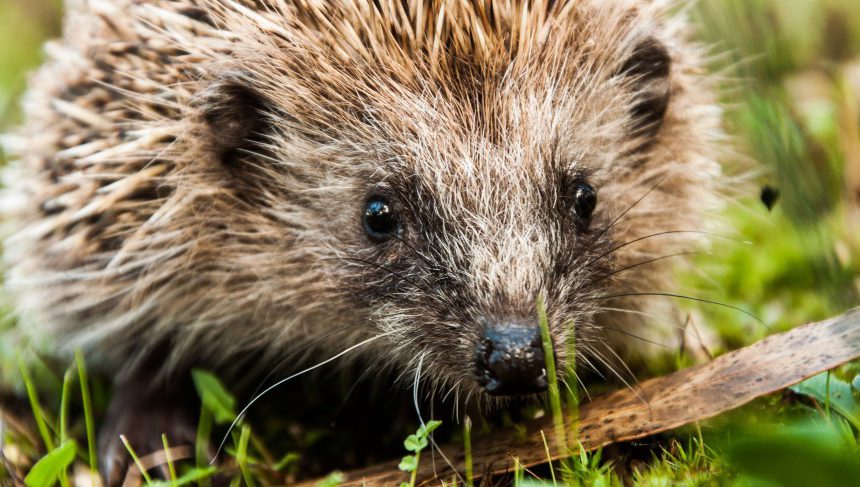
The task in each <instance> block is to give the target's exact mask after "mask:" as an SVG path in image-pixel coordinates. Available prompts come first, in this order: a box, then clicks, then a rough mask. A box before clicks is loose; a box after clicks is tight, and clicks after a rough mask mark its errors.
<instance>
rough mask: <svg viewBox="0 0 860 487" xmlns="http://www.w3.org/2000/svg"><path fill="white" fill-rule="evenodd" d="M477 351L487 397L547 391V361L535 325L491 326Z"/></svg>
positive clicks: (479, 381)
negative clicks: (489, 395) (488, 395)
mask: <svg viewBox="0 0 860 487" xmlns="http://www.w3.org/2000/svg"><path fill="white" fill-rule="evenodd" d="M475 352H476V353H475V366H476V373H477V376H478V383H479V384H481V385H482V386H484V390H486V391H487V393H488V394H491V395H494V396H516V395H523V394H531V393H535V392H542V391H545V390H546V387H547V380H546V362H545V361H544V353H543V346H542V344H541V337H540V328H538V327H537V326H536V325H532V326H529V325H523V324H519V323H505V324H500V325H496V326H491V327H488V328H487V330H486V331H485V332H484V338H483V340H482V341H481V343H480V344H479V345H478V347H477V349H476V351H475Z"/></svg>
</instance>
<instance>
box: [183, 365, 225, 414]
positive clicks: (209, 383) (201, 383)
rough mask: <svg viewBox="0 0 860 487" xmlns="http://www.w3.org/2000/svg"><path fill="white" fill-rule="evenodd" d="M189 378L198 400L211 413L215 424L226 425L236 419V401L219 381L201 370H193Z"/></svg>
mask: <svg viewBox="0 0 860 487" xmlns="http://www.w3.org/2000/svg"><path fill="white" fill-rule="evenodd" d="M191 376H192V378H193V379H194V387H195V388H196V389H197V394H198V395H199V396H200V400H201V401H203V405H204V406H205V407H206V408H208V409H209V410H210V411H212V416H213V417H214V418H215V422H216V423H218V424H226V423H229V422H231V421H233V420H234V419H235V418H236V411H235V409H236V399H235V398H234V397H233V395H232V394H230V393H229V392H228V391H227V389H226V388H225V387H224V386H223V385H222V384H221V381H220V380H218V378H217V377H215V376H214V375H212V374H211V373H209V372H207V371H205V370H202V369H194V370H193V371H192V372H191Z"/></svg>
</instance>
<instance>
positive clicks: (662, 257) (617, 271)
mask: <svg viewBox="0 0 860 487" xmlns="http://www.w3.org/2000/svg"><path fill="white" fill-rule="evenodd" d="M701 253H705V251H701V250H690V251H686V252H676V253H674V254H666V255H661V256H660V257H654V258H653V259H648V260H643V261H641V262H637V263H635V264H630V265H628V266H626V267H622V268H621V269H617V270H614V271H612V272H609V273H607V274H604V275H602V276H599V277H598V278H597V279H595V280H593V281H591V282H589V283H588V284H587V285H586V286H584V287H583V289H588V287H590V286H594V285H597V284H599V283H600V282H601V281H603V280H605V279H609V278H610V277H612V276H614V275H616V274H621V273H622V272H625V271H629V270H630V269H635V268H636V267H639V266H643V265H648V264H651V263H653V262H658V261H661V260H665V259H671V258H672V257H682V256H685V255H695V254H701Z"/></svg>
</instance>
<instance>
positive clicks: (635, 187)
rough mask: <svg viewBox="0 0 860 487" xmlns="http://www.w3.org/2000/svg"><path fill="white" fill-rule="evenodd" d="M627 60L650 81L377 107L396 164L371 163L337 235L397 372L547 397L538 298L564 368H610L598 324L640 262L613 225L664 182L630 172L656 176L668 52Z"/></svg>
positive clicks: (501, 91)
mask: <svg viewBox="0 0 860 487" xmlns="http://www.w3.org/2000/svg"><path fill="white" fill-rule="evenodd" d="M655 50H656V51H655ZM634 56H640V57H643V58H646V59H648V62H651V64H650V65H649V67H650V69H652V70H654V71H653V72H652V71H642V69H640V68H641V63H640V62H639V61H635V60H634V61H630V60H628V61H627V62H626V63H624V62H619V64H620V65H621V66H622V69H620V70H619V71H618V72H619V73H620V74H618V75H617V78H618V79H615V80H613V81H607V82H606V84H605V85H604V86H602V87H598V86H596V87H593V88H591V89H590V90H589V91H585V90H582V89H581V88H576V89H574V88H572V87H570V86H567V87H564V88H560V87H558V86H555V87H554V88H553V90H554V91H552V90H547V89H543V88H541V87H538V88H532V87H529V86H526V87H522V86H513V85H510V84H507V82H506V81H504V80H502V79H501V78H496V79H485V80H483V83H484V84H483V85H481V84H480V83H479V85H478V86H475V85H474V84H464V86H460V87H458V88H459V90H458V89H452V90H451V91H452V93H453V95H449V96H450V97H448V98H446V96H445V95H436V94H434V95H431V96H427V95H426V94H425V95H424V96H426V98H423V99H422V96H421V95H420V94H416V95H415V97H414V99H413V98H410V99H408V100H401V101H397V100H391V101H390V102H389V103H388V106H385V107H382V106H380V107H376V108H375V110H376V112H375V114H376V116H377V117H378V118H382V119H384V120H385V121H387V122H388V123H389V124H391V128H390V130H391V131H390V132H389V131H386V130H385V129H386V126H385V124H379V125H380V126H381V127H382V130H380V133H379V134H378V137H379V139H378V141H377V142H376V146H377V147H381V148H384V149H379V151H380V152H382V151H385V150H387V151H390V153H384V152H383V154H382V155H379V153H377V154H372V155H369V156H368V157H369V158H371V159H372V160H373V161H374V163H372V164H369V166H370V167H367V165H365V164H362V165H360V169H358V170H357V171H356V173H357V175H355V176H353V179H352V188H351V189H350V197H349V198H348V199H347V200H345V201H346V202H348V204H349V207H341V208H339V209H338V211H339V212H340V213H344V214H349V215H351V220H352V221H351V222H350V223H347V224H346V225H347V226H346V228H347V229H348V230H339V231H342V232H344V233H343V234H342V235H343V237H341V238H342V242H344V243H345V245H344V246H343V248H342V249H341V251H342V256H343V257H344V259H345V260H344V261H343V266H342V269H343V271H344V272H343V273H342V274H341V275H343V276H348V277H346V278H345V279H344V281H345V285H346V286H347V287H348V288H349V289H350V290H351V295H352V296H353V298H354V299H355V300H357V302H358V303H360V306H361V307H362V308H363V309H366V310H367V312H368V315H369V316H370V317H371V318H370V321H371V322H372V323H374V324H376V325H377V326H378V327H379V329H380V331H382V332H385V333H390V334H391V335H390V337H389V338H387V340H388V343H389V345H388V350H387V351H386V354H387V355H386V356H390V357H396V362H397V365H399V366H400V367H403V366H404V365H406V370H412V371H415V372H416V373H421V374H422V375H423V376H424V377H429V378H432V380H433V381H436V382H437V383H436V384H435V385H436V386H438V387H440V388H442V389H445V390H448V388H451V390H454V391H455V393H464V392H465V393H466V394H470V393H474V394H476V395H477V396H478V397H482V398H484V399H487V400H490V399H491V398H493V397H497V396H521V395H529V394H533V393H536V392H541V391H543V390H544V389H545V388H546V387H547V377H546V369H547V367H546V363H545V353H544V347H543V342H542V339H541V330H540V327H539V321H538V311H537V302H538V300H539V299H544V300H545V302H546V306H547V311H548V316H549V325H550V328H549V330H550V341H551V342H552V349H553V352H554V357H555V360H556V362H557V365H558V367H557V370H564V368H565V365H566V364H567V363H569V362H570V353H571V350H568V346H567V345H568V344H569V343H571V342H573V341H574V340H575V342H576V348H577V353H579V354H581V355H580V356H581V357H582V359H581V363H582V362H586V363H587V362H588V361H589V360H594V361H606V360H611V358H606V355H607V354H609V353H610V352H608V351H606V350H605V348H603V347H605V346H606V343H607V339H606V337H605V336H604V335H603V332H604V330H605V327H600V326H597V325H596V324H595V323H596V321H595V315H596V314H597V313H598V312H599V311H601V308H604V307H607V301H608V300H609V299H611V298H610V296H612V295H613V294H621V293H622V292H623V290H625V289H629V288H625V287H624V285H623V283H622V284H621V285H619V283H618V279H616V278H615V274H614V273H613V270H614V269H615V268H618V267H621V266H624V265H628V264H629V263H630V262H629V261H630V260H631V259H630V258H628V259H624V258H620V259H619V258H618V257H619V256H618V253H617V252H616V250H618V249H615V247H616V246H618V245H619V244H623V243H624V242H625V241H626V240H630V239H631V236H630V235H629V234H628V233H626V231H624V230H621V228H623V227H625V226H626V227H628V228H629V226H628V225H627V223H628V222H622V224H621V225H618V227H617V228H616V227H615V225H614V224H615V223H616V221H614V220H615V219H616V217H618V216H619V215H621V214H622V213H624V212H625V210H626V209H628V208H629V207H630V206H631V205H632V204H633V203H634V199H635V198H638V197H640V196H642V195H643V194H645V193H646V192H647V191H648V190H649V189H650V188H651V187H652V186H653V185H654V184H655V183H657V182H659V180H658V179H657V178H654V177H650V178H649V177H642V178H641V179H640V178H639V177H638V176H636V175H635V174H634V175H631V170H633V169H634V168H635V167H636V166H637V165H638V167H640V168H642V170H643V172H644V171H645V170H647V168H648V167H649V160H648V159H649V157H650V155H649V154H650V152H649V151H650V150H652V149H653V148H654V147H655V144H656V139H655V135H656V133H657V129H658V128H659V125H660V122H661V121H662V118H663V114H664V113H665V111H666V108H667V103H668V89H667V86H668V81H667V78H666V77H667V76H668V55H667V54H666V51H665V50H664V49H663V48H662V47H660V46H659V45H657V46H654V48H653V49H652V50H641V51H638V52H635V53H634ZM655 59H656V61H655ZM643 62H644V61H643ZM623 66H627V67H626V68H624V67H623ZM630 66H634V67H635V68H636V69H635V71H636V73H635V75H633V76H635V81H636V83H640V84H639V85H638V86H637V87H635V89H637V90H639V91H637V92H635V93H634V94H633V95H631V94H630V91H626V92H625V90H631V84H630V83H625V80H624V77H625V76H630V73H629V71H630V70H632V69H633V68H630ZM625 69H626V70H627V71H625ZM473 83H474V82H473ZM535 84H536V85H538V82H537V81H536V82H535ZM643 84H644V85H643ZM645 85H647V86H645ZM651 87H656V88H657V89H653V90H651V89H650V88H651ZM449 89H450V87H449ZM470 90H472V91H470ZM577 90H579V91H577ZM474 91H478V92H484V93H485V95H484V96H483V97H482V98H481V99H480V100H475V99H474V98H473V97H474V94H473V93H474ZM486 93H491V94H492V95H486ZM649 97H650V98H649ZM398 103H399V106H398ZM476 105H477V109H475V108H476ZM464 106H467V107H469V109H465V110H464V109H463V107H464ZM583 106H591V107H595V110H583V108H582V107H583ZM395 107H396V108H395ZM596 107H600V109H599V110H597V109H596ZM386 111H388V112H390V113H391V115H385V116H380V115H379V114H380V113H385V112H386ZM398 112H399V113H400V114H401V118H399V119H397V120H395V122H396V124H395V123H393V122H392V121H391V119H394V115H395V114H396V113H398ZM476 112H477V113H478V114H476ZM407 113H408V114H411V117H409V118H405V117H403V114H407ZM482 116H484V117H487V118H490V117H491V118H492V122H491V123H488V122H486V119H482V118H481V117H482ZM397 124H399V125H397ZM395 130H397V131H395ZM404 134H407V135H405V136H404ZM625 178H627V180H625ZM628 181H635V182H628ZM643 208H647V209H649V210H653V206H650V205H644V206H643ZM635 213H636V212H634V214H635ZM630 216H633V215H632V214H631V215H630ZM643 228H645V227H643ZM631 255H635V254H631ZM634 258H635V257H634ZM346 281H348V284H346ZM574 336H575V337H574ZM589 354H590V355H589ZM601 354H602V355H601ZM418 364H420V365H421V367H422V368H423V369H424V370H423V371H417V370H416V367H417V366H418Z"/></svg>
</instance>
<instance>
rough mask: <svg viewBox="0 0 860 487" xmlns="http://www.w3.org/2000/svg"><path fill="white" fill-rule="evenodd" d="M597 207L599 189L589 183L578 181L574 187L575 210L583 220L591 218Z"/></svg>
mask: <svg viewBox="0 0 860 487" xmlns="http://www.w3.org/2000/svg"><path fill="white" fill-rule="evenodd" d="M595 207H597V191H595V189H594V188H593V187H592V186H591V185H590V184H587V183H577V184H576V186H574V188H573V212H574V213H576V216H578V217H579V218H580V219H582V220H588V219H589V218H591V214H592V213H594V208H595Z"/></svg>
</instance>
